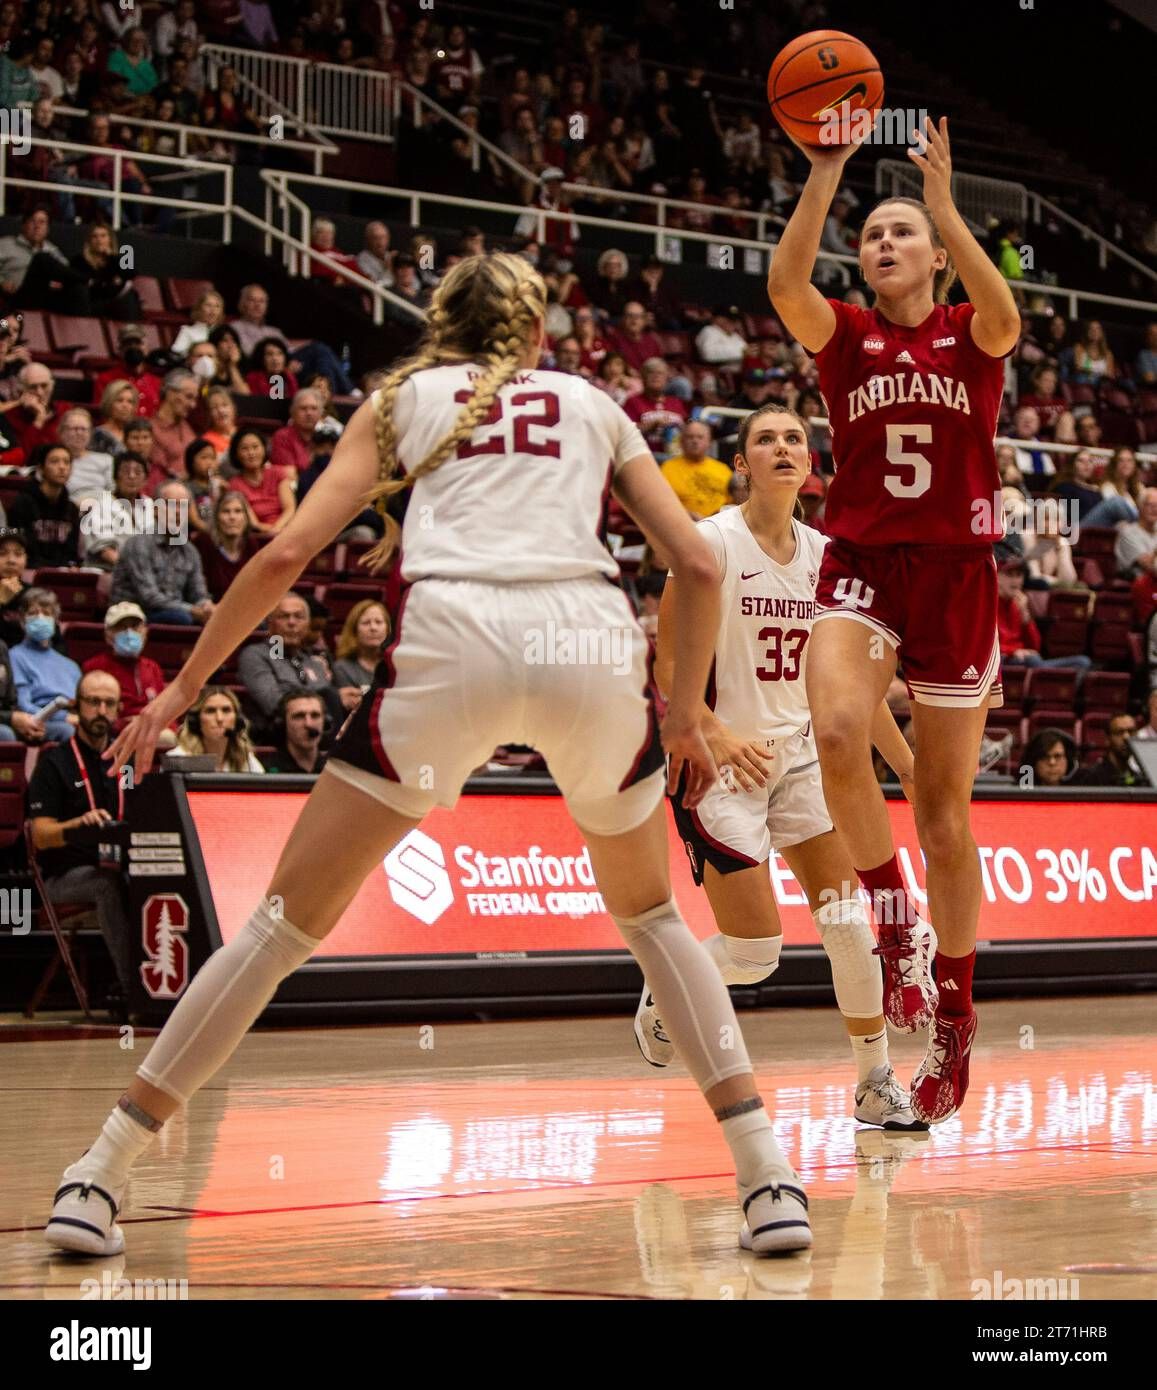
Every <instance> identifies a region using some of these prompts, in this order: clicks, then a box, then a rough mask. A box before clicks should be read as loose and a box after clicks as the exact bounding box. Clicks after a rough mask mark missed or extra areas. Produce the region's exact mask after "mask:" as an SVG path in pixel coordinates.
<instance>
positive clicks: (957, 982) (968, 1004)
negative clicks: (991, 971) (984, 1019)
mask: <svg viewBox="0 0 1157 1390" xmlns="http://www.w3.org/2000/svg"><path fill="white" fill-rule="evenodd" d="M975 965H976V952H975V951H974V950H973V951H969V953H968V954H967V955H966V956H946V955H945V954H944V952H943V951H937V952H936V985H937V988H938V989H939V990H940V1004H939V1006H938V1008H937V1012H938V1013H942V1014H947V1015H948V1016H949V1017H950V1018H967V1017H968V1015H969V1014H970V1013H971V1012H972V970H973V967H974V966H975Z"/></svg>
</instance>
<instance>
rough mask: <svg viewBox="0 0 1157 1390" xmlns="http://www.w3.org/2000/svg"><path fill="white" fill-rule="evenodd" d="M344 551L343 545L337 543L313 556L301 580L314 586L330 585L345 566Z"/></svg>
mask: <svg viewBox="0 0 1157 1390" xmlns="http://www.w3.org/2000/svg"><path fill="white" fill-rule="evenodd" d="M367 548H370V547H367ZM345 549H346V547H345V544H344V543H339V544H336V545H331V546H330V547H329V548H328V549H327V550H323V551H322V552H321V554H320V555H315V556H314V557H313V559H312V560H311V561H310V562H309V568H308V569H307V570H306V572H305V573H304V574H303V575H302V578H303V579H306V580H309V581H311V582H312V583H314V584H332V583H333V581H334V580H335V579H337V577H338V575H339V574H341V573H342V569H343V566H344V565H345Z"/></svg>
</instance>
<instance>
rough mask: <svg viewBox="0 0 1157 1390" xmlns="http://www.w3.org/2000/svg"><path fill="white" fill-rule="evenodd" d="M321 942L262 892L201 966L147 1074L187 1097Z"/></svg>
mask: <svg viewBox="0 0 1157 1390" xmlns="http://www.w3.org/2000/svg"><path fill="white" fill-rule="evenodd" d="M319 945H320V942H319V941H318V940H317V938H316V937H312V936H307V935H306V933H305V932H303V931H300V930H299V929H298V928H297V927H295V926H294V925H293V923H292V922H287V921H285V919H284V918H281V917H277V916H275V915H274V914H273V911H272V909H271V907H270V903H269V899H268V898H263V899H262V900H261V903H260V904H259V905H258V907H257V910H256V911H255V912H254V914H253V916H252V917H250V919H249V921H248V922H246V924H245V926H244V927H242V929H241V930H240V931H239V932H238V933H237V935H236V936H235V937H234V938H233V940H232V941H230V942H229V944H228V945H227V946H222V947H221V949H220V950H219V951H215V952H214V953H213V954H212V955H211V956H210V957H209V959H208V960H207V961H206V962H205V964H204V965H203V966H202V967H201V969H200V970H199V971H198V972H197V976H196V979H194V981H193V983H192V984H191V985H190V986H189V988H188V989H187V990H186V991H185V993H184V995H183V996H182V998H181V1002H180V1003H179V1004H178V1005H177V1007H176V1008H175V1009H174V1010H173V1012H172V1014H171V1015H170V1017H169V1021H168V1023H166V1024H165V1026H164V1028H163V1029H162V1030H161V1034H160V1037H158V1038H157V1040H156V1042H155V1043H153V1046H152V1048H151V1049H150V1051H149V1055H148V1056H147V1057H146V1058H145V1060H144V1062H143V1063H142V1064H141V1067H140V1069H139V1071H138V1073H137V1074H138V1075H139V1076H140V1078H141V1080H142V1081H147V1082H148V1083H149V1085H150V1086H155V1087H156V1088H157V1090H158V1091H164V1093H165V1094H166V1095H168V1096H172V1097H173V1099H174V1100H179V1101H182V1102H187V1101H188V1100H189V1098H190V1097H191V1096H192V1095H193V1094H194V1093H195V1092H196V1091H197V1090H199V1089H200V1087H202V1086H203V1085H204V1084H205V1082H206V1081H208V1080H209V1078H210V1077H211V1076H212V1075H213V1074H214V1073H215V1072H216V1071H217V1070H218V1069H219V1068H220V1067H222V1066H224V1064H225V1063H226V1062H227V1061H228V1060H229V1058H230V1057H231V1056H232V1055H233V1052H234V1050H235V1049H236V1047H237V1044H238V1043H239V1042H240V1041H241V1039H242V1038H243V1037H244V1036H245V1034H246V1033H247V1032H248V1031H249V1029H250V1028H251V1027H252V1026H253V1024H254V1022H255V1021H256V1019H257V1017H258V1016H259V1014H260V1013H261V1011H262V1009H264V1008H265V1006H266V1004H268V1003H269V1001H270V999H272V998H273V993H274V991H275V990H276V989H277V986H278V985H279V984H280V983H281V981H282V980H284V979H285V977H286V976H287V975H291V974H292V973H293V972H294V971H295V970H296V969H297V967H298V966H299V965H302V964H304V962H305V961H307V960H308V959H309V957H310V954H311V953H312V952H313V951H315V950H316V949H317V947H318V946H319Z"/></svg>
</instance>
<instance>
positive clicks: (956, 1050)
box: [932, 1018, 964, 1076]
mask: <svg viewBox="0 0 1157 1390" xmlns="http://www.w3.org/2000/svg"><path fill="white" fill-rule="evenodd" d="M963 1051H964V1042H963V1034H962V1030H961V1029H959V1028H953V1026H952V1025H951V1024H950V1023H948V1022H946V1021H945V1020H944V1019H943V1018H938V1019H937V1020H936V1032H935V1033H934V1034H933V1035H932V1066H933V1068H934V1069H935V1071H936V1072H937V1073H938V1074H939V1075H941V1076H943V1075H944V1073H945V1072H946V1071H947V1070H948V1067H949V1064H950V1063H951V1062H952V1061H954V1060H955V1059H957V1058H959V1057H960V1056H962V1055H963Z"/></svg>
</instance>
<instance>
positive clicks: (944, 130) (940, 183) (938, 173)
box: [908, 116, 952, 212]
mask: <svg viewBox="0 0 1157 1390" xmlns="http://www.w3.org/2000/svg"><path fill="white" fill-rule="evenodd" d="M917 135H918V137H919V139H920V146H919V149H918V150H916V149H909V151H908V158H909V159H910V160H911V161H912V163H913V164H915V165H916V167H917V168H918V169H919V170H920V171H921V173H922V174H923V175H924V201H925V202H926V203H927V204H928V206H929V207H930V208H931V209H932V210H933V212H935V210H936V208H937V207H938V206H939V207H943V206H944V205H945V204H946V203H951V202H952V151H951V148H950V147H949V144H948V117H947V116H941V117H940V124H939V126H935V125H933V124H932V118H931V117H930V116H925V117H924V129H923V130H922V131H917Z"/></svg>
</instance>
